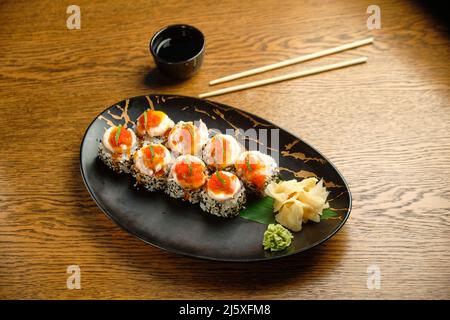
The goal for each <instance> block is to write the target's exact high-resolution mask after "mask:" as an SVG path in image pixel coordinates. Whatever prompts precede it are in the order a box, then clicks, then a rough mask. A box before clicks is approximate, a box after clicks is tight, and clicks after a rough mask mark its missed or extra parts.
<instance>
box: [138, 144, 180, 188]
mask: <svg viewBox="0 0 450 320" xmlns="http://www.w3.org/2000/svg"><path fill="white" fill-rule="evenodd" d="M171 164H172V156H171V154H170V151H169V150H168V149H167V148H166V147H164V146H163V145H162V144H155V143H150V144H146V145H144V146H143V147H142V148H140V149H139V150H137V151H136V152H135V153H134V155H133V165H132V167H131V173H132V175H133V177H134V178H135V179H136V184H138V185H142V186H144V187H145V188H146V189H147V190H149V191H156V190H163V189H165V187H166V183H167V175H168V174H169V170H170V165H171Z"/></svg>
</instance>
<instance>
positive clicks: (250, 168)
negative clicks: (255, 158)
mask: <svg viewBox="0 0 450 320" xmlns="http://www.w3.org/2000/svg"><path fill="white" fill-rule="evenodd" d="M245 164H246V165H247V169H248V171H253V168H252V166H251V165H250V157H247V158H245Z"/></svg>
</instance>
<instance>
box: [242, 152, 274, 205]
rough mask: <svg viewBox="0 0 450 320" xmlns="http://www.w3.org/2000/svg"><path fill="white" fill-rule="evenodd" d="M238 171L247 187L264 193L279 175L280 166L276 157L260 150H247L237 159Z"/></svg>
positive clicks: (261, 193)
mask: <svg viewBox="0 0 450 320" xmlns="http://www.w3.org/2000/svg"><path fill="white" fill-rule="evenodd" d="M235 167H236V173H237V175H238V177H240V178H241V179H242V181H243V182H244V184H245V186H246V188H247V189H248V190H249V191H251V192H253V193H256V194H257V195H260V196H262V195H264V189H265V188H266V186H267V185H268V184H269V182H271V181H272V180H275V178H276V177H277V175H278V166H277V163H276V161H275V159H274V158H272V157H271V156H269V155H266V154H264V153H261V152H259V151H245V152H243V153H241V154H240V156H239V158H238V160H237V161H236V165H235Z"/></svg>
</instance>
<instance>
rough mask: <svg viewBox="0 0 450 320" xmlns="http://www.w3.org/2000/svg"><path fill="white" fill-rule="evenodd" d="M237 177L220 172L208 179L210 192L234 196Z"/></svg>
mask: <svg viewBox="0 0 450 320" xmlns="http://www.w3.org/2000/svg"><path fill="white" fill-rule="evenodd" d="M236 179H237V177H236V176H234V175H233V176H230V175H226V174H223V173H222V172H220V171H218V172H216V173H215V174H213V175H212V176H211V177H210V178H209V179H208V184H207V186H208V190H211V191H212V192H214V193H215V194H218V193H223V194H232V193H233V192H234V188H233V185H234V181H235V180H236Z"/></svg>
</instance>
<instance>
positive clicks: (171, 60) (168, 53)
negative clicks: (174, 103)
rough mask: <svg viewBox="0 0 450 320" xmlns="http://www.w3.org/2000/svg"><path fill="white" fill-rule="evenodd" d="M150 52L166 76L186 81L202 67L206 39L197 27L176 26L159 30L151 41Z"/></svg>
mask: <svg viewBox="0 0 450 320" xmlns="http://www.w3.org/2000/svg"><path fill="white" fill-rule="evenodd" d="M150 52H151V53H152V55H153V58H154V59H155V63H156V65H157V66H158V68H159V69H160V70H161V71H162V72H164V73H165V74H167V75H169V76H171V77H174V78H177V79H186V78H189V77H190V76H192V75H194V74H195V73H196V72H197V71H198V70H199V69H200V66H201V65H202V62H203V55H204V52H205V37H204V36H203V33H201V32H200V30H198V29H197V28H195V27H192V26H189V25H186V24H175V25H171V26H168V27H165V28H163V29H161V30H159V31H158V32H157V33H155V35H154V36H153V37H152V39H151V40H150Z"/></svg>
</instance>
